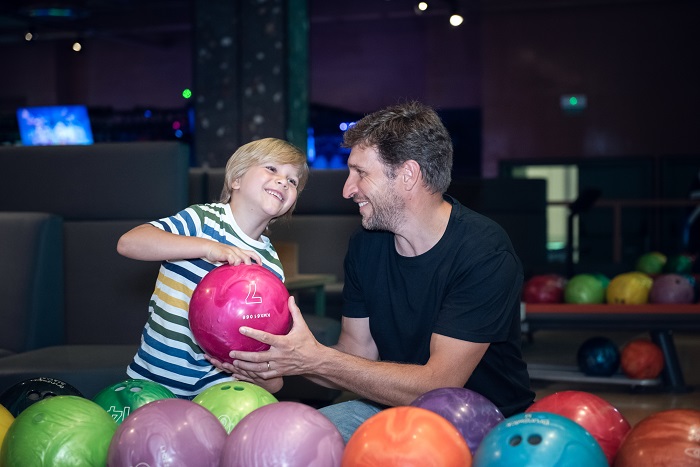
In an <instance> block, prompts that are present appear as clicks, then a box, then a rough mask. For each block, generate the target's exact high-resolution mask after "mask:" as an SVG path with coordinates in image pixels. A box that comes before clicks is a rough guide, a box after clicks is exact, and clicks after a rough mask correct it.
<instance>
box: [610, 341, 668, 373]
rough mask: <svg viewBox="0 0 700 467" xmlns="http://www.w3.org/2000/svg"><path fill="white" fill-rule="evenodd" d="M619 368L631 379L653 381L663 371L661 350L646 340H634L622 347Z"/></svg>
mask: <svg viewBox="0 0 700 467" xmlns="http://www.w3.org/2000/svg"><path fill="white" fill-rule="evenodd" d="M620 368H622V372H623V373H624V374H626V375H627V376H628V377H629V378H632V379H653V378H656V377H657V376H659V375H660V374H661V371H663V369H664V354H663V352H662V351H661V348H660V347H659V346H658V345H656V344H654V343H653V342H652V341H650V340H647V339H634V340H632V341H629V342H628V343H627V344H625V345H624V346H623V347H622V351H621V352H620Z"/></svg>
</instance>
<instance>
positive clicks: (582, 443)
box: [473, 412, 608, 467]
mask: <svg viewBox="0 0 700 467" xmlns="http://www.w3.org/2000/svg"><path fill="white" fill-rule="evenodd" d="M582 465H585V466H586V467H607V466H608V460H607V458H606V457H605V453H603V450H602V449H601V447H600V445H599V444H598V442H597V441H596V440H595V438H593V436H592V435H591V434H590V433H589V432H588V431H586V430H585V429H584V428H583V427H582V426H581V425H579V424H578V423H576V422H574V421H572V420H570V419H568V418H566V417H564V416H562V415H557V414H553V413H548V412H532V413H521V414H518V415H513V416H512V417H509V418H506V419H505V420H503V421H502V422H501V423H499V424H498V425H496V426H495V427H494V428H493V429H492V430H491V431H490V432H489V433H488V434H487V435H486V437H484V439H483V440H482V441H481V444H480V445H479V447H478V448H477V450H476V453H475V454H474V462H473V466H474V467H512V466H518V467H534V466H537V467H555V466H556V467H580V466H582Z"/></svg>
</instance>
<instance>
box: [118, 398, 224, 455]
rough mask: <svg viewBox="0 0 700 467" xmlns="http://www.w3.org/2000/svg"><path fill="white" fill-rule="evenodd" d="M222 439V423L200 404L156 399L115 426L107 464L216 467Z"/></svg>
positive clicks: (180, 400) (181, 400)
mask: <svg viewBox="0 0 700 467" xmlns="http://www.w3.org/2000/svg"><path fill="white" fill-rule="evenodd" d="M225 441H226V430H225V429H224V426H223V425H222V424H221V422H219V420H218V419H217V418H216V416H215V415H214V414H213V413H211V412H210V411H208V410H207V409H205V408H204V407H202V406H201V405H199V404H197V403H195V402H192V401H188V400H184V399H160V400H156V401H153V402H149V403H148V404H146V405H143V406H141V407H139V408H138V409H136V410H134V411H133V412H132V413H131V415H129V417H128V418H126V419H125V420H124V421H123V422H122V424H121V425H119V428H117V431H116V433H115V434H114V437H113V438H112V442H111V443H110V445H109V451H108V453H107V466H108V467H121V466H136V465H144V466H145V465H148V466H150V467H156V466H163V467H165V466H176V465H196V466H198V467H207V466H212V467H213V466H218V465H219V458H220V457H221V450H222V448H223V446H224V442H225Z"/></svg>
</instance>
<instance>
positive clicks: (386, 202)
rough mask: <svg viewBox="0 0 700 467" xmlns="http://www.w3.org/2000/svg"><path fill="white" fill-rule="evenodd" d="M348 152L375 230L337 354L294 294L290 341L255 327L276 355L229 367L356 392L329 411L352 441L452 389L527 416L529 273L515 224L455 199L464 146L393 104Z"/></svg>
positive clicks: (355, 250) (349, 298)
mask: <svg viewBox="0 0 700 467" xmlns="http://www.w3.org/2000/svg"><path fill="white" fill-rule="evenodd" d="M345 145H346V146H348V147H350V148H351V152H350V156H349V159H348V167H349V169H350V173H349V176H348V179H347V181H346V182H345V186H344V188H343V196H344V197H346V198H351V199H353V200H354V201H355V202H356V203H357V204H358V207H359V210H360V214H361V216H362V225H363V227H364V229H361V230H360V231H358V232H357V233H356V234H355V235H354V236H353V238H352V239H351V240H350V245H349V249H348V252H347V255H346V259H345V285H344V289H343V299H344V300H343V301H344V303H343V317H342V330H341V334H340V338H339V340H338V343H337V345H335V346H333V347H326V346H323V345H321V344H319V343H318V342H317V341H316V340H315V339H314V337H313V335H312V334H311V332H310V331H309V329H308V327H307V326H306V324H305V323H304V320H303V318H302V315H301V312H300V310H299V308H298V307H297V306H296V304H294V301H293V299H290V309H291V311H292V316H293V319H294V325H293V327H292V330H291V331H290V332H289V334H288V335H286V336H275V335H271V334H267V333H265V332H262V331H258V330H254V329H250V328H246V327H243V328H241V333H243V334H245V335H247V336H250V337H253V338H255V339H258V340H260V341H263V342H266V343H268V344H270V345H271V348H270V350H268V351H265V352H259V353H248V352H238V351H233V352H231V357H232V358H233V360H234V362H233V364H231V365H229V364H223V365H222V366H223V367H224V368H226V369H227V370H229V371H231V372H232V373H233V376H234V377H237V378H239V379H242V380H250V379H249V378H250V377H251V374H255V375H256V376H258V377H263V378H273V377H278V376H288V375H304V376H305V377H307V378H308V379H310V380H312V381H315V382H317V383H318V384H321V385H323V386H327V387H334V388H342V389H344V390H347V391H350V392H352V393H355V394H357V395H358V396H359V397H360V398H359V399H358V400H353V401H348V402H344V403H341V404H335V405H331V406H328V407H324V408H322V409H321V411H322V412H323V413H324V414H325V415H326V416H327V417H328V418H330V419H331V421H333V422H334V423H335V424H336V426H337V427H338V429H339V430H340V432H341V434H342V435H343V437H344V438H345V440H346V441H347V440H348V439H349V438H350V436H351V435H352V433H353V432H354V431H355V429H356V428H357V427H358V426H359V425H360V424H361V423H362V422H363V421H365V420H366V419H367V418H369V417H370V416H372V415H374V414H376V413H377V412H378V411H380V410H382V409H383V408H386V407H387V406H397V405H408V404H410V403H411V402H412V401H413V400H415V399H416V398H417V397H418V396H420V395H421V394H424V393H425V392H427V391H430V390H432V389H436V388H440V387H462V386H464V387H466V388H469V389H471V390H474V391H476V392H478V393H480V394H482V395H484V396H485V397H487V398H489V399H490V400H491V401H492V402H493V403H494V404H495V405H496V406H497V407H499V409H500V410H501V412H502V413H503V415H505V416H506V417H508V416H510V415H513V414H515V413H518V412H522V411H524V410H525V409H526V408H527V407H528V406H529V405H530V404H531V403H532V401H533V398H534V393H533V392H532V391H531V390H530V387H529V377H528V373H527V367H526V364H525V363H524V362H523V360H522V357H521V351H520V311H519V307H520V290H521V286H522V281H523V273H522V267H521V264H520V261H519V259H518V258H517V256H516V255H515V252H514V251H513V248H512V246H511V243H510V240H509V239H508V236H507V235H506V233H505V232H504V231H503V229H501V228H500V227H499V226H498V225H497V224H495V223H494V222H492V221H491V220H489V219H487V218H485V217H483V216H481V215H479V214H477V213H475V212H473V211H471V210H469V209H467V208H465V207H464V206H462V205H461V204H459V202H457V201H456V200H454V199H453V198H451V197H450V196H446V195H444V193H445V191H446V190H447V188H448V186H449V185H450V180H451V175H450V172H451V169H452V143H451V140H450V136H449V134H448V132H447V130H446V129H445V127H444V125H443V124H442V122H441V121H440V118H439V117H438V115H437V114H436V113H435V112H434V111H433V110H432V109H430V108H429V107H426V106H424V105H421V104H419V103H415V102H412V103H406V104H402V105H397V106H394V107H389V108H387V109H384V110H380V111H378V112H375V113H373V114H371V115H368V116H366V117H365V118H363V119H362V120H360V121H359V122H357V124H356V125H355V126H354V127H352V128H351V129H349V130H348V131H347V132H346V133H345ZM217 363H218V362H217Z"/></svg>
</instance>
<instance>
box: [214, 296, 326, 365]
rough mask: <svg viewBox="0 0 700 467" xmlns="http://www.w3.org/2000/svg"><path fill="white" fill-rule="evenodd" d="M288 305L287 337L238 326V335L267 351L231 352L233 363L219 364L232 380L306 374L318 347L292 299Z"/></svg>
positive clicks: (312, 363) (313, 362)
mask: <svg viewBox="0 0 700 467" xmlns="http://www.w3.org/2000/svg"><path fill="white" fill-rule="evenodd" d="M288 305H289V312H290V313H291V315H292V328H291V330H290V331H289V333H288V334H287V335H275V334H270V333H268V332H265V331H260V330H258V329H253V328H249V327H247V326H243V327H241V328H240V333H241V334H243V335H244V336H247V337H250V338H253V339H255V340H257V341H260V342H263V343H265V344H268V345H269V346H270V348H269V349H268V350H264V351H261V352H243V351H239V350H234V351H232V352H231V353H230V354H229V355H230V356H231V358H232V359H233V364H232V365H229V364H222V368H223V369H225V371H230V372H231V373H232V374H233V376H234V377H236V378H238V377H241V378H245V377H250V376H251V375H255V377H256V378H262V379H270V378H274V377H279V376H290V375H300V374H304V373H308V372H310V370H311V369H312V368H313V365H314V364H315V362H316V361H317V357H318V351H319V349H320V347H322V346H321V344H319V343H318V341H317V340H316V338H315V337H314V335H313V334H312V333H311V330H309V327H308V326H307V325H306V322H305V321H304V318H303V316H302V314H301V310H300V309H299V307H298V306H297V305H296V303H295V301H294V297H289V302H288Z"/></svg>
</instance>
